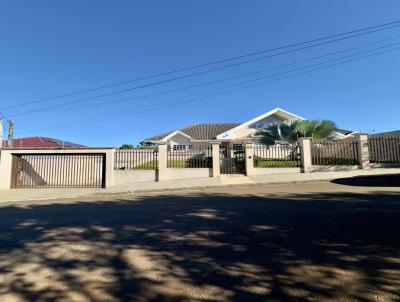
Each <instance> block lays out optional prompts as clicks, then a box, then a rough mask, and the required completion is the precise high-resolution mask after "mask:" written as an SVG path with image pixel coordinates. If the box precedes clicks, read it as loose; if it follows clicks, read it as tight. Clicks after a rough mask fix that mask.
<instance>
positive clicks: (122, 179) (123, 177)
mask: <svg viewBox="0 0 400 302" xmlns="http://www.w3.org/2000/svg"><path fill="white" fill-rule="evenodd" d="M151 181H156V171H155V170H114V185H124V184H132V183H137V182H151Z"/></svg>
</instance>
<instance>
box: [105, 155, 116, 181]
mask: <svg viewBox="0 0 400 302" xmlns="http://www.w3.org/2000/svg"><path fill="white" fill-rule="evenodd" d="M114 154H115V149H109V150H107V151H106V153H105V155H106V156H105V163H104V165H105V167H104V178H105V181H104V187H105V188H108V187H110V186H112V185H113V184H114V159H115V157H114Z"/></svg>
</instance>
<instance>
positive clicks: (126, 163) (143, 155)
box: [114, 148, 158, 170]
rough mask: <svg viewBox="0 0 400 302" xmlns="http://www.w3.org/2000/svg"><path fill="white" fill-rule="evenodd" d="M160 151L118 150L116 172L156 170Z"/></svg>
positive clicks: (115, 162)
mask: <svg viewBox="0 0 400 302" xmlns="http://www.w3.org/2000/svg"><path fill="white" fill-rule="evenodd" d="M157 167H158V151H157V149H156V148H151V149H126V150H121V149H120V150H116V151H115V158H114V170H156V169H157Z"/></svg>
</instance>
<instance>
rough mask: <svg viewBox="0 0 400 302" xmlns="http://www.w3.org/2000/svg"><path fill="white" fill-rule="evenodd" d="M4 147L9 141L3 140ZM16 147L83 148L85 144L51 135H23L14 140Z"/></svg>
mask: <svg viewBox="0 0 400 302" xmlns="http://www.w3.org/2000/svg"><path fill="white" fill-rule="evenodd" d="M3 147H7V141H3ZM13 147H14V148H83V147H85V146H83V145H79V144H74V143H71V142H66V141H62V140H59V139H55V138H49V137H41V136H35V137H23V138H16V139H14V141H13Z"/></svg>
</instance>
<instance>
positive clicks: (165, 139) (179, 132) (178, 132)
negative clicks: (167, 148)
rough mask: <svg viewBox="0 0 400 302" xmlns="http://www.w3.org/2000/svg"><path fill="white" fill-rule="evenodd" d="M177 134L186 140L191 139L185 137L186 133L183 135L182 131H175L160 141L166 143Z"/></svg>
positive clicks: (187, 136)
mask: <svg viewBox="0 0 400 302" xmlns="http://www.w3.org/2000/svg"><path fill="white" fill-rule="evenodd" d="M178 134H179V135H182V136H184V137H186V138H188V139H189V140H191V139H192V137H191V136H189V135H187V134H186V133H183V132H182V131H179V130H176V131H174V132H172V133H170V134H168V135H167V136H166V137H164V138H163V139H162V140H161V141H162V142H166V141H168V140H169V139H170V138H172V137H174V136H175V135H178Z"/></svg>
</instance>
